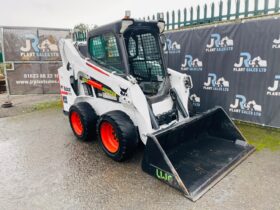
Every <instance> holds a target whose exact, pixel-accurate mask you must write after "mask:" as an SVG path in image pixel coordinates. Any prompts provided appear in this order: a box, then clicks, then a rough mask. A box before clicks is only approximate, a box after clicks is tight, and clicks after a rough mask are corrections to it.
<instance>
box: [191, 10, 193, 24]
mask: <svg viewBox="0 0 280 210" xmlns="http://www.w3.org/2000/svg"><path fill="white" fill-rule="evenodd" d="M190 13H191V17H190V25H192V24H193V7H191V11H190Z"/></svg>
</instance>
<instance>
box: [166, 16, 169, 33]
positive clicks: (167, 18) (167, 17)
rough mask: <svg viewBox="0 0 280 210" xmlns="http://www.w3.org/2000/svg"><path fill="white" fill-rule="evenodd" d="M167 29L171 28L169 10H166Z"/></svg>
mask: <svg viewBox="0 0 280 210" xmlns="http://www.w3.org/2000/svg"><path fill="white" fill-rule="evenodd" d="M166 29H167V30H169V12H166Z"/></svg>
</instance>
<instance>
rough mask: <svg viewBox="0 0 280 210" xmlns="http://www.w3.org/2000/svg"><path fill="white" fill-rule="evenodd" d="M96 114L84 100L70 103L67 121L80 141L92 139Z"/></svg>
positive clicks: (94, 133)
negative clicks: (73, 103)
mask: <svg viewBox="0 0 280 210" xmlns="http://www.w3.org/2000/svg"><path fill="white" fill-rule="evenodd" d="M97 118H98V117H97V115H96V113H95V111H94V109H93V108H92V107H91V105H89V104H88V103H86V102H80V103H78V104H75V105H72V106H71V108H70V110H69V122H70V125H71V128H72V130H73V133H74V134H75V136H76V137H77V138H78V139H79V140H82V141H90V140H93V138H94V136H95V135H96V132H95V131H96V122H97Z"/></svg>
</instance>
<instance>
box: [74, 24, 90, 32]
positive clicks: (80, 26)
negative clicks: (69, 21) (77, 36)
mask: <svg viewBox="0 0 280 210" xmlns="http://www.w3.org/2000/svg"><path fill="white" fill-rule="evenodd" d="M89 29H90V27H89V25H87V24H84V23H79V24H77V25H75V26H74V31H81V32H83V31H88V30H89Z"/></svg>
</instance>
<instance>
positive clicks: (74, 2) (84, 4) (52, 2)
mask: <svg viewBox="0 0 280 210" xmlns="http://www.w3.org/2000/svg"><path fill="white" fill-rule="evenodd" d="M218 1H219V0H169V1H167V0H141V1H135V0H98V1H97V0H48V1H47V0H0V5H1V12H0V25H2V26H35V27H54V28H73V27H74V25H76V24H79V23H85V24H88V25H92V26H94V25H102V24H106V23H110V22H113V21H115V20H118V19H121V18H123V17H124V14H125V10H130V11H131V15H132V17H134V18H142V17H146V16H148V15H153V14H156V13H157V12H166V11H172V10H178V9H183V8H185V7H186V8H187V9H188V10H189V8H190V7H191V6H194V7H196V6H197V5H204V4H205V3H206V4H208V5H210V4H211V3H212V2H218ZM235 1H236V0H232V2H233V3H234V2H235ZM249 1H250V3H249V5H250V7H251V6H253V1H254V0H249ZM260 1H263V0H260ZM270 1H271V2H272V0H270ZM273 1H274V0H273ZM243 4H244V0H241V7H242V6H243ZM224 5H226V3H224ZM216 6H217V7H218V4H216ZM232 9H233V10H234V9H235V8H234V5H233V7H232ZM209 12H210V11H209ZM216 12H218V8H216Z"/></svg>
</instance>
